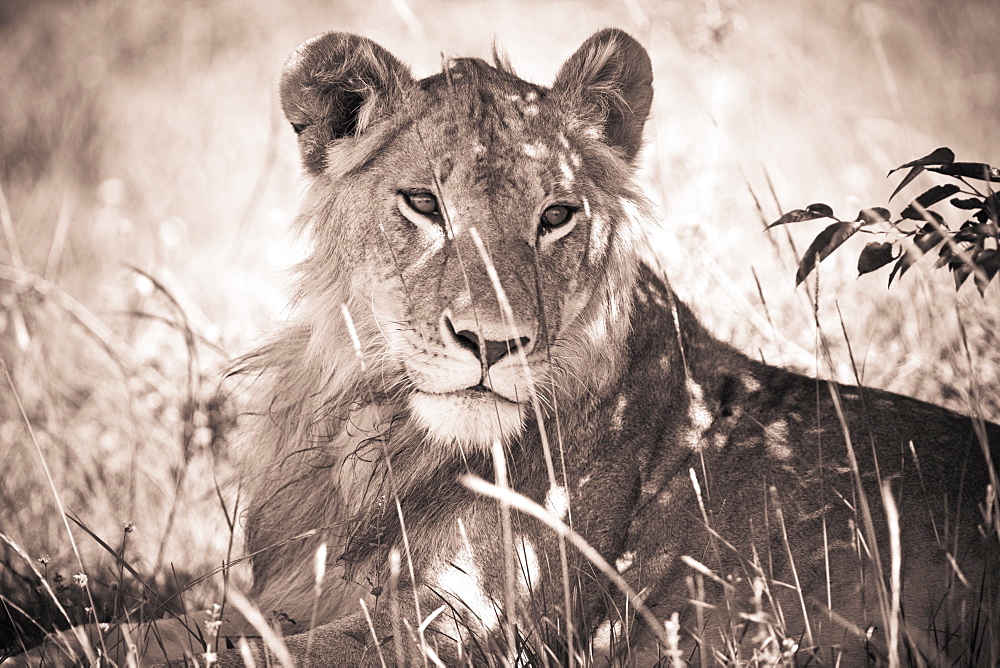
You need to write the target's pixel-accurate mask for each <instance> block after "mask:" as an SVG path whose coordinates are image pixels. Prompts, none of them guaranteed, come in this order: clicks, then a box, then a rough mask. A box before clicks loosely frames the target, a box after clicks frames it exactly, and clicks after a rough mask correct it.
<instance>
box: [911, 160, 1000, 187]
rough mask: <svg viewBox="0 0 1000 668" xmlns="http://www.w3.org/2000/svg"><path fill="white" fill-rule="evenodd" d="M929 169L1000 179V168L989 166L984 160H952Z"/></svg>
mask: <svg viewBox="0 0 1000 668" xmlns="http://www.w3.org/2000/svg"><path fill="white" fill-rule="evenodd" d="M927 169H928V170H929V171H932V172H937V173H938V174H944V175H945V176H961V177H963V178H967V179H978V180H980V181H994V182H996V181H1000V169H997V168H996V167H990V166H989V165H987V164H986V163H984V162H953V163H951V164H947V165H942V166H940V167H928V168H927Z"/></svg>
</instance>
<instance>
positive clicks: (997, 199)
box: [983, 193, 1000, 223]
mask: <svg viewBox="0 0 1000 668" xmlns="http://www.w3.org/2000/svg"><path fill="white" fill-rule="evenodd" d="M983 209H984V210H985V211H986V213H987V214H989V216H990V220H992V221H993V222H994V223H996V222H998V221H1000V193H990V196H989V197H987V198H986V199H985V200H984V201H983Z"/></svg>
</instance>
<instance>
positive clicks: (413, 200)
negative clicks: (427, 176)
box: [406, 193, 438, 216]
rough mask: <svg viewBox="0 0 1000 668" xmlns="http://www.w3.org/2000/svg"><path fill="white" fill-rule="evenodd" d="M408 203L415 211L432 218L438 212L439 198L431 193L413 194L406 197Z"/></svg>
mask: <svg viewBox="0 0 1000 668" xmlns="http://www.w3.org/2000/svg"><path fill="white" fill-rule="evenodd" d="M406 201H407V202H409V204H410V207H412V208H413V210H414V211H418V212H420V213H422V214H424V215H426V216H430V215H433V214H436V213H437V212H438V201H437V198H436V197H434V195H431V194H430V193H413V194H410V195H407V196H406Z"/></svg>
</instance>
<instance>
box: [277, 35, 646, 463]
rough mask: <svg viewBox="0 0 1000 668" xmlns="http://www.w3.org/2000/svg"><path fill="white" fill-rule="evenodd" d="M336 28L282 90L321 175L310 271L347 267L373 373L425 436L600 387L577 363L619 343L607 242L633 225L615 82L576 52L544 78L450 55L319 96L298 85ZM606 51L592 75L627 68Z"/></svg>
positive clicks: (489, 436)
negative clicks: (434, 70) (441, 68)
mask: <svg viewBox="0 0 1000 668" xmlns="http://www.w3.org/2000/svg"><path fill="white" fill-rule="evenodd" d="M354 39H360V38H354ZM324 40H327V42H329V43H327V42H324ZM342 40H343V38H342V37H341V36H339V35H333V36H330V35H328V36H325V37H324V38H321V39H320V40H318V41H314V42H310V43H307V44H306V45H304V47H303V49H305V50H306V52H305V53H298V54H297V55H296V56H293V62H292V63H290V65H289V70H288V71H286V78H285V83H283V90H282V92H283V102H284V104H285V108H286V113H288V115H289V118H290V119H291V120H292V122H293V124H294V125H296V127H297V129H300V130H301V133H300V145H301V146H302V151H303V157H304V159H305V161H306V164H307V167H309V168H310V172H311V174H312V177H313V179H314V184H313V187H312V189H311V192H310V204H309V206H307V211H308V212H309V213H308V214H307V215H308V216H309V218H310V220H309V221H307V222H308V223H310V224H311V225H312V226H313V228H314V231H315V235H316V238H317V251H316V256H314V258H313V261H312V262H311V263H310V265H308V266H309V267H310V268H309V269H308V271H310V272H316V271H323V270H324V269H327V270H328V271H329V274H330V276H340V277H342V278H343V279H344V280H349V281H350V286H349V288H348V289H347V290H346V293H347V294H350V295H352V297H353V301H352V303H351V313H350V317H351V318H352V319H353V320H355V321H362V322H364V323H366V324H367V325H369V326H367V327H358V328H357V331H363V332H368V333H370V335H371V336H372V337H373V338H374V339H375V340H376V342H377V345H376V347H375V348H374V350H375V351H376V353H375V354H374V355H369V359H370V361H371V363H372V365H373V369H372V370H373V372H374V373H377V374H379V373H380V374H382V375H383V376H384V377H385V378H389V379H392V383H393V387H394V391H395V392H397V393H399V394H402V395H403V396H404V397H405V399H404V400H405V403H406V405H407V407H408V410H409V415H410V417H411V418H412V419H413V420H415V421H416V422H417V423H419V424H420V425H421V426H422V427H423V428H424V429H425V430H426V431H427V434H428V436H429V437H430V438H431V439H432V440H435V441H438V442H442V443H455V444H459V445H463V446H474V447H489V445H491V444H492V443H494V442H495V441H498V440H499V441H506V440H508V439H509V438H510V437H512V436H514V435H515V434H517V433H519V432H520V431H521V429H522V428H523V425H524V422H525V419H526V417H527V416H528V415H529V408H530V407H532V405H533V404H535V405H537V406H538V407H539V408H541V409H542V410H543V412H544V411H546V410H547V408H548V407H549V406H550V405H551V403H552V402H553V401H556V400H557V393H556V391H555V389H556V388H561V387H567V386H574V387H576V388H577V389H576V390H575V391H576V392H580V391H584V392H588V391H589V392H594V391H595V390H598V389H599V388H598V387H595V385H599V384H600V383H599V377H600V374H599V373H597V374H595V373H594V371H593V370H592V369H589V368H587V367H588V366H592V361H593V357H594V355H595V354H597V353H598V352H599V351H602V350H603V351H604V352H605V353H606V354H608V355H613V344H614V338H615V332H616V331H617V330H619V329H622V328H623V327H624V321H625V320H626V313H627V311H628V308H629V304H628V300H627V299H626V298H625V297H624V295H625V294H627V291H628V288H629V287H630V285H629V280H630V276H631V274H632V273H633V271H634V268H633V267H632V266H630V263H634V259H633V258H632V257H631V256H630V255H629V254H628V251H625V253H626V254H624V255H623V252H622V251H618V252H614V251H613V250H612V249H614V248H616V247H617V248H626V249H629V248H632V247H633V246H634V245H635V244H634V242H635V237H636V232H635V230H636V228H637V226H638V224H639V220H638V218H639V205H638V204H637V198H636V196H635V195H634V194H633V193H632V188H631V180H630V179H631V161H632V159H633V158H634V156H635V152H636V150H637V148H638V144H637V141H638V139H637V138H636V137H634V136H630V137H629V138H628V142H627V143H622V142H619V145H615V144H614V143H613V142H612V141H609V135H610V134H612V133H613V132H615V131H619V132H621V131H622V130H621V129H620V128H617V127H615V128H612V127H610V126H609V122H610V121H609V116H613V114H614V109H611V110H609V108H608V105H609V104H611V103H613V102H614V101H615V100H617V98H615V99H614V100H611V101H610V102H609V100H608V99H599V100H596V101H595V100H588V99H587V98H586V95H585V94H584V93H585V89H586V85H587V84H588V81H587V80H586V76H585V75H583V74H581V73H580V72H578V71H577V70H576V69H573V68H570V64H571V63H573V60H572V59H571V61H570V63H567V66H566V67H564V72H563V73H561V75H560V80H557V82H556V84H555V86H554V87H553V89H551V90H548V89H545V88H541V87H538V86H535V85H533V84H530V83H527V82H525V81H522V80H520V79H518V78H517V77H515V76H514V75H512V74H509V73H508V72H506V71H504V70H502V69H497V68H494V67H490V66H489V65H487V64H486V63H484V62H482V61H478V60H457V61H453V62H451V63H449V64H448V66H447V67H446V70H445V72H443V73H442V74H439V75H436V76H434V77H430V78H428V79H425V80H422V81H419V82H414V81H412V80H407V77H405V76H404V74H407V76H408V73H405V72H402V71H398V70H393V74H392V75H391V76H390V75H386V73H385V72H384V71H380V72H379V74H378V76H381V77H382V79H381V81H382V85H390V84H391V86H390V87H391V88H392V92H391V94H390V93H388V92H387V93H385V94H383V95H378V94H376V93H371V94H370V95H369V96H368V97H367V98H366V97H365V96H364V95H362V94H358V95H359V96H358V97H356V98H351V100H350V101H348V102H343V103H341V104H340V105H333V104H331V103H330V102H329V100H327V101H325V102H323V103H317V102H316V100H315V98H313V97H310V95H325V96H327V98H329V96H330V95H331V92H330V90H329V89H327V90H326V91H323V90H322V87H321V86H315V85H313V86H310V85H305V86H303V85H302V82H301V81H300V79H301V77H302V76H305V75H303V74H302V73H303V71H305V72H306V75H308V76H312V77H313V78H314V79H315V78H316V65H315V62H314V61H315V60H316V58H322V56H323V55H324V54H325V53H327V50H328V49H330V48H338V47H340V46H342ZM369 48H370V47H369ZM376 48H377V47H376ZM300 51H301V50H300ZM581 53H584V55H580V53H578V54H577V56H574V58H582V59H586V58H591V57H593V54H591V53H590V51H587V45H584V48H582V49H581ZM369 55H370V57H371V58H375V59H376V60H379V63H380V67H381V68H382V69H385V68H393V67H400V68H401V67H402V66H400V65H398V63H396V61H395V60H394V59H392V57H391V56H388V54H384V52H382V53H380V52H378V51H374V50H373V51H372V52H371V53H370V54H369ZM605 56H607V54H605ZM587 65H588V63H581V64H580V67H586V66H587ZM604 66H605V70H603V71H602V70H601V69H600V67H599V66H596V65H595V67H597V70H596V73H595V72H591V73H590V76H598V75H602V74H603V76H605V77H611V78H613V76H614V75H617V74H620V72H617V70H615V69H614V68H612V67H611V66H610V65H608V63H607V62H605V63H604ZM568 68H569V69H570V70H571V71H569V72H568V73H567V69H568ZM366 74H367V76H369V77H371V76H375V75H373V74H372V73H371V72H366ZM580 77H583V78H582V79H581V78H580ZM289 79H292V85H289V83H288V82H289ZM566 79H569V80H566ZM386 81H388V82H389V83H388V84H387V83H386ZM365 83H367V84H369V85H370V82H365ZM359 87H361V86H359V85H358V83H357V82H355V84H354V85H353V88H359ZM316 89H319V90H320V92H319V93H317V92H316ZM289 91H291V92H289ZM620 94H621V93H619V95H620ZM350 105H353V107H354V113H355V114H356V116H355V117H354V119H353V120H352V121H351V122H350V123H347V124H345V122H344V121H343V120H342V119H340V117H339V116H338V117H337V118H338V119H340V120H338V121H337V123H338V124H339V125H340V126H345V125H351V126H353V132H352V133H351V134H349V135H348V136H343V137H337V136H336V132H335V131H332V130H330V129H329V125H330V123H329V121H328V122H327V125H326V126H324V125H322V122H321V121H320V122H318V121H317V120H316V119H315V116H316V111H315V109H316V108H319V109H320V110H321V111H322V113H326V114H329V113H331V112H330V109H331V108H332V107H335V106H337V107H339V109H340V111H341V112H342V111H343V107H347V106H350ZM640 106H641V105H640ZM646 109H648V100H647V105H646ZM303 110H305V111H304V112H303ZM640 114H641V119H640V120H639V121H638V128H639V131H640V132H641V120H644V117H645V111H641V112H640ZM301 121H306V122H301ZM324 133H325V134H324ZM633 134H634V133H633ZM317 135H320V136H319V137H317ZM317 258H319V259H317ZM324 260H325V261H324ZM331 262H332V263H340V264H343V263H348V264H349V265H350V267H349V269H345V268H344V267H343V266H341V267H337V268H330V267H329V263H331ZM312 278H313V279H314V280H315V279H316V278H317V277H315V276H313V277H312ZM319 283H320V284H322V280H321V279H320V281H319ZM361 344H362V345H363V346H364V347H365V348H366V350H369V351H370V350H372V341H361ZM581 347H586V348H587V350H581ZM611 361H612V360H610V359H608V360H607V363H608V364H610V362H611Z"/></svg>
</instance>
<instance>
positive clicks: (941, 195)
mask: <svg viewBox="0 0 1000 668" xmlns="http://www.w3.org/2000/svg"><path fill="white" fill-rule="evenodd" d="M959 190H960V188H959V187H958V186H956V185H955V184H954V183H945V184H942V185H939V186H934V187H933V188H931V189H930V190H927V191H925V192H924V193H922V194H921V195H920V196H919V197H917V198H916V199H915V200H913V201H912V202H910V205H909V206H908V207H906V208H905V209H903V211H902V213H900V214H899V215H900V216H902V217H903V218H909V219H911V220H923V219H924V211H925V210H926V209H927V207H929V206H933V205H934V204H937V203H938V202H940V201H941V200H943V199H947V198H948V197H951V196H952V195H954V194H955V193H957V192H958V191H959Z"/></svg>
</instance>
